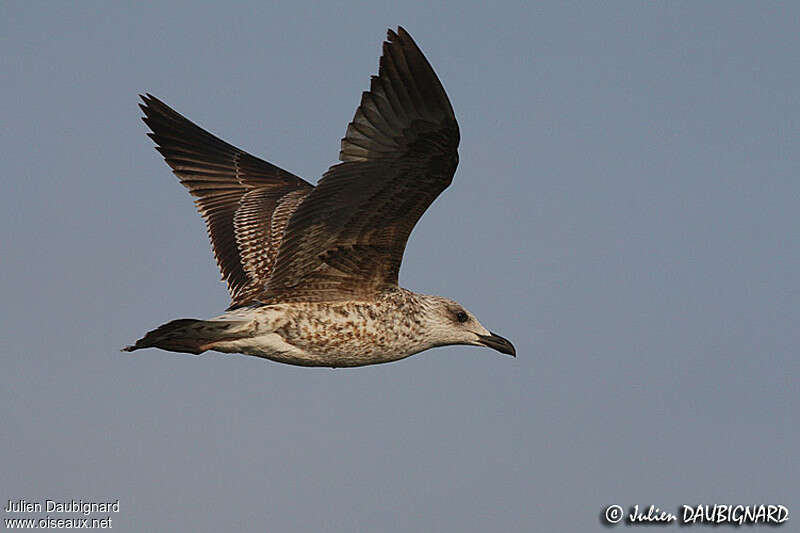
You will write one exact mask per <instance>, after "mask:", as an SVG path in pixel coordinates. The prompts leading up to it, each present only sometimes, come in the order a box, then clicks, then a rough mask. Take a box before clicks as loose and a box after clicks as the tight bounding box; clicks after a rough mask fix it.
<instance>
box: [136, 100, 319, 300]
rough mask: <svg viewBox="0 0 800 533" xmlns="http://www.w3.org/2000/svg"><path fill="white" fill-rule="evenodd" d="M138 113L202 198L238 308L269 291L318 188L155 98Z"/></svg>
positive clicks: (180, 175)
mask: <svg viewBox="0 0 800 533" xmlns="http://www.w3.org/2000/svg"><path fill="white" fill-rule="evenodd" d="M142 100H143V101H144V104H140V106H139V107H141V108H142V111H144V113H145V117H144V118H143V120H144V121H145V123H146V124H147V125H148V126H149V127H150V129H151V130H152V133H150V134H149V136H150V137H151V138H152V139H153V141H155V143H156V145H157V146H156V149H157V150H158V151H159V152H161V154H162V155H163V156H164V159H165V160H166V162H167V164H168V165H169V166H170V167H172V170H173V171H174V173H175V174H176V175H177V176H178V178H180V181H181V183H182V184H183V185H184V186H185V187H186V188H187V189H189V192H190V193H191V194H192V196H194V197H195V198H196V200H195V205H196V206H197V210H198V211H199V212H200V214H201V215H202V216H203V219H205V222H206V226H207V228H208V235H209V238H210V239H211V245H212V248H213V250H214V256H215V258H216V260H217V265H218V266H219V269H220V272H221V273H222V278H223V279H224V280H225V281H226V282H227V284H228V292H229V293H230V295H231V300H232V307H235V306H239V305H244V304H246V303H248V302H249V301H252V300H253V299H254V298H255V296H256V295H257V294H258V293H260V292H262V291H263V288H264V285H265V284H266V280H267V279H268V278H269V275H270V271H271V270H272V267H273V265H274V263H275V259H276V257H277V254H278V249H279V245H280V242H281V238H282V236H283V231H284V228H285V227H286V223H287V222H288V220H289V217H290V216H291V214H292V212H293V211H294V210H295V209H296V208H297V206H298V205H299V204H300V203H301V202H302V201H303V198H305V197H306V196H307V195H308V194H309V192H311V191H312V190H313V186H312V185H310V184H309V183H308V182H306V181H304V180H303V179H301V178H299V177H297V176H295V175H294V174H291V173H289V172H286V171H285V170H282V169H280V168H278V167H276V166H275V165H272V164H270V163H267V162H266V161H263V160H261V159H259V158H257V157H253V156H252V155H250V154H248V153H246V152H244V151H242V150H239V149H238V148H236V147H235V146H231V145H230V144H228V143H226V142H225V141H222V140H220V139H218V138H217V137H215V136H214V135H212V134H210V133H209V132H207V131H205V130H204V129H202V128H200V127H199V126H197V125H196V124H194V123H192V122H190V121H189V120H188V119H186V118H185V117H183V116H182V115H180V114H179V113H177V112H176V111H174V110H173V109H171V108H170V107H169V106H167V105H166V104H164V103H163V102H161V101H160V100H158V99H157V98H155V97H153V96H151V95H149V94H148V95H147V96H142Z"/></svg>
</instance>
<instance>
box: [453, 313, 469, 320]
mask: <svg viewBox="0 0 800 533" xmlns="http://www.w3.org/2000/svg"><path fill="white" fill-rule="evenodd" d="M467 318H469V317H468V316H467V313H465V312H464V311H459V312H458V313H457V314H456V320H458V321H459V322H466V321H467Z"/></svg>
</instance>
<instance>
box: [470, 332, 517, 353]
mask: <svg viewBox="0 0 800 533" xmlns="http://www.w3.org/2000/svg"><path fill="white" fill-rule="evenodd" d="M489 333H491V335H478V337H479V338H480V340H479V342H480V343H481V344H483V345H484V346H488V347H489V348H492V349H494V350H497V351H498V352H500V353H504V354H507V355H510V356H511V357H516V356H517V350H516V349H515V348H514V345H513V344H511V341H509V340H508V339H506V338H503V337H501V336H500V335H497V334H496V333H493V332H491V331H490V332H489Z"/></svg>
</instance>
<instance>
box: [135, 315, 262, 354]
mask: <svg viewBox="0 0 800 533" xmlns="http://www.w3.org/2000/svg"><path fill="white" fill-rule="evenodd" d="M248 324H249V321H242V320H218V319H213V320H197V319H195V318H180V319H178V320H173V321H171V322H167V323H166V324H162V325H160V326H158V327H157V328H156V329H154V330H152V331H150V332H148V333H147V334H146V335H145V336H144V337H142V338H141V339H139V340H138V341H136V344H134V345H132V346H126V347H125V348H123V349H122V351H123V352H133V351H135V350H141V349H142V348H161V349H162V350H168V351H170V352H183V353H191V354H194V355H198V354H201V353H203V352H205V351H206V350H213V349H214V346H215V345H216V344H217V343H219V342H228V341H233V340H237V339H242V338H245V337H247V336H248V334H249V333H248V331H247V330H248V328H247V327H246V326H247V325H248Z"/></svg>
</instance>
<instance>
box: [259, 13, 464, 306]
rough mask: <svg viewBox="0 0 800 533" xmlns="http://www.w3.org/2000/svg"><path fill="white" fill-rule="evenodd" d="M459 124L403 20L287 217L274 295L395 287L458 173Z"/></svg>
mask: <svg viewBox="0 0 800 533" xmlns="http://www.w3.org/2000/svg"><path fill="white" fill-rule="evenodd" d="M458 141H459V132H458V124H457V123H456V118H455V115H454V114H453V108H452V107H451V105H450V101H449V100H448V98H447V94H446V93H445V91H444V88H443V87H442V84H441V82H439V79H438V78H437V77H436V74H435V73H434V71H433V68H431V66H430V64H429V63H428V61H427V60H426V59H425V56H423V55H422V52H421V51H420V49H419V48H418V47H417V45H416V44H415V43H414V41H413V40H412V39H411V36H410V35H409V34H408V33H407V32H406V31H405V30H404V29H403V28H399V29H398V32H397V33H395V32H393V31H392V30H389V32H388V41H387V42H384V43H383V55H382V57H381V59H380V66H379V70H378V76H373V77H372V82H371V84H370V90H369V91H368V92H365V93H363V95H362V97H361V104H360V105H359V107H358V109H357V110H356V114H355V117H354V118H353V121H352V122H351V123H350V124H349V125H348V127H347V133H346V135H345V138H344V139H342V149H341V152H340V154H339V158H340V159H341V160H342V161H343V162H342V163H340V164H337V165H334V166H333V167H331V168H330V169H329V170H328V171H327V172H326V173H325V175H324V176H323V177H322V179H321V180H320V181H319V183H318V185H317V187H316V188H315V189H314V190H313V191H312V192H311V194H309V195H308V197H307V198H306V199H305V201H304V202H303V203H302V204H301V205H300V206H299V207H298V208H297V210H296V211H295V212H294V214H293V215H292V217H291V219H290V220H289V225H288V227H287V229H286V234H285V238H284V239H283V242H282V243H281V247H280V251H279V253H278V258H277V260H276V263H275V266H274V268H273V273H272V276H271V277H270V279H269V280H268V282H267V288H266V294H265V297H267V298H274V299H278V300H292V299H295V300H303V301H331V300H343V299H370V298H373V297H374V296H375V295H376V293H377V292H378V291H381V290H383V289H386V288H391V287H396V286H397V274H398V270H399V269H400V262H401V261H402V258H403V251H404V250H405V245H406V241H407V239H408V236H409V234H410V233H411V230H412V229H413V227H414V225H415V224H416V222H417V220H419V218H420V216H422V213H423V212H424V211H425V210H426V209H427V208H428V206H429V205H430V204H431V202H433V200H434V199H435V198H436V197H437V196H438V195H439V193H441V192H442V191H443V190H444V189H445V188H446V187H447V186H448V185H449V184H450V182H451V181H452V179H453V173H454V172H455V170H456V166H457V164H458V152H457V149H458Z"/></svg>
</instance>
